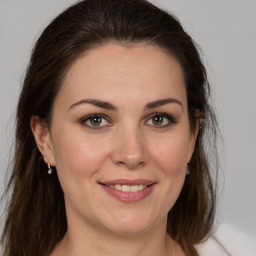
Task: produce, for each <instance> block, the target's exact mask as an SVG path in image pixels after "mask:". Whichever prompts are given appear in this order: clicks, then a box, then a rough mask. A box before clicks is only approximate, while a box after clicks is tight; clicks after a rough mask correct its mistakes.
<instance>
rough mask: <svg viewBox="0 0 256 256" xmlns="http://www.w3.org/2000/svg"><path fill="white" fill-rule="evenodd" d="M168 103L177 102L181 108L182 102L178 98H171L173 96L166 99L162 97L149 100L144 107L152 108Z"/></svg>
mask: <svg viewBox="0 0 256 256" xmlns="http://www.w3.org/2000/svg"><path fill="white" fill-rule="evenodd" d="M168 103H175V104H178V105H180V106H181V108H182V109H183V105H182V103H181V102H180V101H179V100H177V99H173V98H167V99H162V100H157V101H153V102H150V103H148V104H147V105H146V106H145V109H152V108H156V107H160V106H163V105H165V104H168Z"/></svg>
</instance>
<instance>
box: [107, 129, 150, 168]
mask: <svg viewBox="0 0 256 256" xmlns="http://www.w3.org/2000/svg"><path fill="white" fill-rule="evenodd" d="M115 140H116V143H115V148H114V150H113V152H112V161H113V162H114V163H115V164H116V165H120V166H124V167H126V168H128V169H130V170H133V169H136V168H138V167H139V166H144V165H146V164H147V162H148V161H149V152H148V149H147V145H146V140H145V138H144V136H143V135H142V134H141V132H140V131H139V129H133V130H132V131H131V130H128V129H126V130H125V131H124V130H122V131H120V132H119V135H117V136H115Z"/></svg>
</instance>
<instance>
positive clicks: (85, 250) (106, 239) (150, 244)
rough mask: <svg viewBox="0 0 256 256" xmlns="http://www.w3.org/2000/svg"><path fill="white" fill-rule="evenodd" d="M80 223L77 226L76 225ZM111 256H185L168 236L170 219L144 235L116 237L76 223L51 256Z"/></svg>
mask: <svg viewBox="0 0 256 256" xmlns="http://www.w3.org/2000/svg"><path fill="white" fill-rule="evenodd" d="M76 224H77V225H76ZM57 255H62V256H66V255H72V256H78V255H79V256H85V255H92V256H97V255H111V256H120V255H122V256H158V255H161V256H167V255H168V256H170V255H177V256H178V255H183V254H182V253H181V250H180V248H179V246H178V245H177V244H176V243H175V242H174V241H173V240H172V239H171V238H170V236H169V235H168V234H167V233H166V220H165V221H163V222H162V223H159V224H158V225H156V227H155V228H153V229H152V230H149V231H145V232H142V233H140V234H132V235H131V234H115V233H111V232H109V231H104V230H98V229H95V227H92V226H90V225H89V226H88V225H86V227H85V226H82V225H81V223H78V222H77V223H72V225H69V227H68V230H67V233H66V235H65V236H64V238H63V239H62V240H61V242H60V243H59V244H58V246H56V248H55V250H54V252H53V253H52V254H51V256H57Z"/></svg>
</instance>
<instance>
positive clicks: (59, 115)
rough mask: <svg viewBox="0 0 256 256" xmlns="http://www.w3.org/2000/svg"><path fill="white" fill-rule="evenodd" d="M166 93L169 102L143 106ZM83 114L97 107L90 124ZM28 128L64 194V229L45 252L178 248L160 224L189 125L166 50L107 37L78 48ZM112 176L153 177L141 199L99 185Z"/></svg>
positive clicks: (177, 186)
mask: <svg viewBox="0 0 256 256" xmlns="http://www.w3.org/2000/svg"><path fill="white" fill-rule="evenodd" d="M167 98H168V99H172V101H171V102H165V103H163V102H162V104H158V106H152V104H151V108H148V107H146V106H148V104H149V103H152V102H156V101H159V100H163V99H167ZM84 99H86V100H88V99H94V100H95V99H96V100H100V101H104V102H108V103H110V104H111V105H112V106H114V107H113V108H114V109H106V108H102V107H99V106H95V105H93V104H91V103H82V102H80V101H81V100H84ZM78 102H79V103H78ZM155 105H156V104H155ZM156 113H167V115H170V116H171V117H172V118H171V121H170V120H168V118H166V117H164V116H161V115H160V116H159V114H158V116H157V117H156V119H157V118H158V119H159V118H160V121H161V122H162V123H161V122H158V123H156V122H154V120H155V119H154V118H152V115H154V114H156ZM90 114H101V115H103V116H104V118H102V119H101V123H100V122H99V123H100V125H99V126H97V127H96V126H93V125H92V122H91V121H92V119H88V118H87V117H88V115H90ZM86 118H87V119H86ZM81 120H83V122H82V121H81ZM158 121H159V120H158ZM93 124H94V123H93ZM31 128H32V131H33V133H34V136H35V140H36V142H37V145H38V148H39V150H40V151H41V153H42V155H43V157H44V161H45V162H46V163H49V164H50V165H51V166H55V167H56V170H57V172H58V176H59V179H60V183H61V186H62V188H63V191H64V195H65V205H66V212H67V222H68V231H67V234H66V235H65V237H64V238H63V240H62V241H61V242H60V243H59V244H58V245H57V246H56V248H55V250H54V251H53V253H52V254H51V255H127V256H128V255H129V256H135V255H140V256H142V255H147V256H149V255H152V256H153V255H173V254H174V255H184V254H183V252H182V250H181V249H180V248H179V246H178V245H177V244H176V243H175V242H174V241H173V240H172V239H171V238H170V237H169V236H168V234H167V233H166V223H167V214H168V212H169V210H170V209H171V208H172V206H173V205H174V203H175V201H176V200H177V198H178V196H179V194H180V191H181V189H182V186H183V183H184V180H185V177H186V166H187V163H188V162H189V161H190V158H191V156H192V153H193V150H194V145H195V140H196V136H197V131H198V128H196V129H195V130H194V131H191V128H190V125H189V119H188V113H187V99H186V90H185V84H184V79H183V74H182V69H181V66H180V65H179V63H178V62H177V61H176V60H175V59H174V58H173V57H171V56H170V55H167V54H166V53H165V52H164V51H163V50H162V49H160V48H158V47H153V46H149V45H138V46H133V47H129V48H128V47H124V46H120V45H118V44H114V43H112V44H107V45H105V46H101V47H100V48H96V49H93V50H90V51H89V52H85V53H84V54H83V55H82V56H80V57H79V58H78V60H77V61H76V62H75V63H74V64H73V65H72V66H71V68H70V69H69V71H68V73H67V75H66V77H65V79H64V82H63V85H62V88H61V90H60V92H59V93H58V95H57V97H56V99H55V102H54V106H53V117H52V123H51V126H50V127H49V128H47V127H45V126H42V125H41V123H40V121H39V119H38V117H36V116H33V117H32V119H31ZM93 128H96V129H93ZM49 178H50V177H49ZM121 178H126V179H129V180H133V179H147V180H152V181H154V182H155V183H156V185H155V186H154V188H153V190H152V192H151V193H150V194H149V195H148V196H147V197H145V198H144V199H142V200H140V201H138V202H123V201H120V200H118V199H116V198H114V197H113V196H111V195H109V194H108V193H107V192H106V191H105V190H104V189H103V188H102V186H101V185H99V182H103V181H108V180H114V179H121ZM99 241H100V243H99Z"/></svg>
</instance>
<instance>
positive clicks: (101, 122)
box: [80, 114, 111, 129]
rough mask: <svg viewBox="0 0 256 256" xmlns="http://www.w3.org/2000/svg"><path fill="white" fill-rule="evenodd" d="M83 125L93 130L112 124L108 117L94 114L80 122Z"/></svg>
mask: <svg viewBox="0 0 256 256" xmlns="http://www.w3.org/2000/svg"><path fill="white" fill-rule="evenodd" d="M80 123H81V125H83V126H86V127H88V128H91V129H100V128H104V127H106V126H110V125H111V123H110V122H109V121H108V119H107V117H105V116H104V115H101V114H92V115H89V116H87V117H85V118H82V119H81V120H80Z"/></svg>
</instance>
